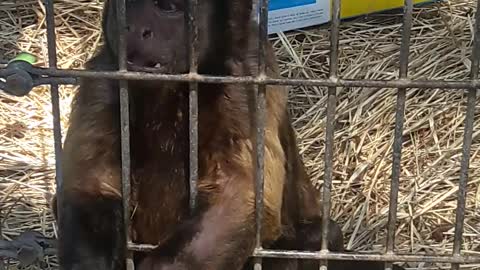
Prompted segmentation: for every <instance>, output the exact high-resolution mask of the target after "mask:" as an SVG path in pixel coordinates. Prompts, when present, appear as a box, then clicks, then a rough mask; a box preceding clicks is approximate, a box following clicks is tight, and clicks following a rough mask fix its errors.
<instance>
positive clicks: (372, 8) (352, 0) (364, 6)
mask: <svg viewBox="0 0 480 270" xmlns="http://www.w3.org/2000/svg"><path fill="white" fill-rule="evenodd" d="M341 1H342V2H341V5H342V6H341V10H340V16H341V18H342V19H345V18H351V17H355V16H359V15H365V14H369V13H375V12H381V11H386V10H391V9H395V8H401V7H403V6H404V3H405V2H404V0H341ZM432 2H436V1H435V0H414V1H413V3H414V4H421V3H432Z"/></svg>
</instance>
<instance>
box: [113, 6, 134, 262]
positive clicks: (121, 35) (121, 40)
mask: <svg viewBox="0 0 480 270" xmlns="http://www.w3.org/2000/svg"><path fill="white" fill-rule="evenodd" d="M116 8H117V10H116V11H117V14H116V15H117V17H116V19H117V24H118V70H119V72H125V71H127V42H126V29H127V20H126V17H127V16H126V4H125V0H118V1H116ZM118 83H119V89H120V92H119V94H120V130H121V132H120V133H121V162H122V200H123V224H124V233H125V243H126V245H125V246H126V251H125V255H126V256H125V263H126V269H127V270H133V269H134V268H135V266H134V264H133V252H131V251H130V250H129V249H128V243H130V242H131V234H130V192H131V184H130V178H131V177H130V175H131V174H130V173H131V160H130V112H129V105H130V104H129V96H128V82H127V81H126V80H120V81H119V82H118Z"/></svg>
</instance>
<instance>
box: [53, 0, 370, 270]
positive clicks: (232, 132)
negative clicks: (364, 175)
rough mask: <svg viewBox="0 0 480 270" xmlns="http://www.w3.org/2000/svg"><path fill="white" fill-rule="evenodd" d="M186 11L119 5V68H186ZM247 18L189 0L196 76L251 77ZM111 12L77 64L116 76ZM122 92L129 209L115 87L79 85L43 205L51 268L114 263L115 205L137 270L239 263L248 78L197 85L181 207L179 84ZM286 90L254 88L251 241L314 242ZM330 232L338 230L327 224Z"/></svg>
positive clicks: (245, 5)
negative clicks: (55, 243)
mask: <svg viewBox="0 0 480 270" xmlns="http://www.w3.org/2000/svg"><path fill="white" fill-rule="evenodd" d="M186 9H187V6H186V2H185V1H184V0H128V1H127V3H126V15H127V18H126V19H127V28H126V29H125V30H126V32H127V34H126V43H127V52H126V56H127V57H126V58H127V66H128V70H133V71H147V72H153V73H157V72H160V73H164V74H184V73H188V71H189V62H188V61H187V60H188V57H189V55H188V47H187V45H188V44H187V41H188V38H187V37H188V35H187V24H186V22H185V15H186ZM251 12H252V0H230V1H224V0H203V1H199V3H198V14H200V15H201V16H198V20H197V25H198V29H199V35H198V47H197V48H198V73H199V74H206V75H213V76H257V75H258V74H259V73H258V69H257V66H258V63H259V62H258V57H257V54H256V52H257V50H258V49H259V46H258V31H257V27H256V26H255V23H254V21H253V20H252V17H251ZM116 16H117V3H116V1H114V0H107V1H106V2H105V6H104V10H103V14H102V33H103V35H104V40H105V43H104V44H103V45H102V46H100V47H99V50H98V51H97V53H96V54H95V56H94V57H93V58H91V59H90V60H89V61H88V62H87V63H86V65H85V67H86V68H87V69H90V70H93V71H96V70H107V71H114V70H118V68H119V62H118V48H117V46H118V41H117V37H118V34H119V29H118V24H117V21H116ZM265 59H266V66H267V70H266V73H267V75H268V76H270V77H273V78H275V77H279V76H280V75H279V74H280V72H279V66H278V63H276V58H275V55H274V52H273V47H272V45H271V44H270V43H267V51H266V57H265ZM128 89H129V91H128V93H129V97H128V98H129V105H130V107H129V118H130V130H129V132H130V149H129V150H130V157H131V164H130V165H131V174H130V179H131V194H130V195H131V200H130V205H123V202H122V184H121V177H122V170H121V161H122V160H121V157H122V155H121V126H120V113H119V112H120V96H119V83H118V81H115V80H110V79H101V78H97V79H94V80H92V79H81V80H80V87H79V89H78V90H77V93H76V94H75V97H74V99H73V101H72V106H71V112H70V117H69V127H68V130H67V134H66V137H65V141H64V147H63V153H62V157H61V160H62V172H63V179H64V182H63V187H62V192H63V193H62V194H63V197H62V200H61V204H60V205H59V208H58V209H57V205H56V203H53V206H52V207H53V212H54V215H55V218H56V219H57V221H58V222H59V225H60V228H61V230H62V232H61V237H60V241H59V260H60V266H61V268H62V269H66V270H86V269H91V270H113V269H115V270H117V269H120V270H122V269H125V263H124V261H125V260H124V257H125V255H126V252H127V250H126V247H125V242H126V238H125V237H126V233H127V232H125V228H124V226H123V222H124V216H123V215H124V214H123V207H128V208H129V209H130V210H131V211H130V213H131V216H129V217H128V219H129V221H130V224H131V240H132V241H133V242H135V243H145V244H152V245H157V246H158V248H157V249H155V250H153V251H152V252H148V253H141V252H136V253H135V254H134V263H135V265H137V266H138V267H139V269H143V270H147V269H152V270H153V269H154V270H166V269H171V270H173V269H176V270H183V269H199V270H202V269H219V270H220V269H226V268H227V267H228V269H232V270H241V269H245V268H246V267H247V266H248V265H249V263H250V262H251V260H250V255H251V254H252V252H253V251H254V249H255V246H256V232H255V174H254V165H253V164H254V155H255V145H254V141H255V140H254V136H255V135H254V131H255V129H254V128H253V121H252V119H253V112H254V108H255V101H256V99H257V96H256V94H255V93H256V91H255V88H254V86H253V85H249V84H219V83H199V84H198V183H197V191H198V194H197V203H196V207H195V209H194V211H190V210H189V200H190V199H191V198H190V194H189V174H188V173H189V164H188V157H189V151H190V149H189V138H188V133H189V118H188V112H189V110H188V109H189V107H188V102H189V96H188V95H189V86H188V83H186V82H175V81H168V82H165V81H163V82H159V81H154V80H151V81H141V80H129V81H128ZM287 97H288V88H287V87H284V86H278V85H277V86H275V85H268V86H266V91H265V99H266V100H265V102H266V106H265V107H266V116H267V117H266V119H265V120H266V121H265V140H264V150H265V154H264V200H263V201H264V209H263V220H262V229H261V239H260V240H261V243H262V246H263V247H273V248H280V249H291V248H299V249H302V248H303V249H307V248H310V247H311V248H314V247H315V246H318V247H320V242H321V237H320V238H318V237H317V236H321V226H320V225H321V222H320V221H321V216H320V213H321V202H320V199H319V194H318V192H317V190H316V189H315V187H314V185H313V184H312V182H311V181H310V178H309V176H308V175H307V172H306V169H305V166H304V164H303V161H302V159H301V156H300V152H299V149H298V146H297V144H296V140H297V138H296V135H295V132H294V129H293V127H292V125H291V123H290V115H289V112H288V109H287ZM56 200H57V199H56V197H55V198H54V201H56ZM58 213H61V214H60V216H61V218H60V219H59V218H58ZM329 226H332V228H335V226H338V225H335V223H334V222H333V221H331V225H329ZM313 235H316V236H315V237H313ZM339 235H340V236H341V231H340V232H338V230H336V232H335V230H332V233H330V235H329V239H328V242H329V248H331V249H332V250H335V249H340V250H342V249H343V238H341V237H340V236H339ZM330 238H331V239H330ZM339 239H340V240H339ZM309 241H310V242H311V243H310V242H309ZM265 262H266V264H267V266H266V268H265V269H269V266H268V265H270V269H280V270H295V269H311V267H310V266H308V265H306V266H305V267H303V268H302V266H301V265H300V264H301V263H299V262H298V261H296V260H284V261H283V262H279V263H273V260H265ZM340 269H342V268H340V267H339V268H338V270H340ZM365 269H367V268H365Z"/></svg>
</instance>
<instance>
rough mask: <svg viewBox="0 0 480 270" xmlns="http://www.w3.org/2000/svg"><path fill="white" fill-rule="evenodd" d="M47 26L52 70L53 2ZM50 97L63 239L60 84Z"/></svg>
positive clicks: (54, 85)
mask: <svg viewBox="0 0 480 270" xmlns="http://www.w3.org/2000/svg"><path fill="white" fill-rule="evenodd" d="M45 5H46V6H45V13H46V17H47V18H46V26H47V49H48V65H49V67H50V68H51V69H54V70H55V69H56V68H57V46H56V33H55V10H54V6H53V0H47V1H46V2H45ZM50 96H51V102H52V115H53V141H54V149H55V150H54V151H55V160H56V162H55V182H56V196H57V209H59V211H58V220H59V221H60V222H58V224H57V226H58V229H59V230H58V231H59V234H58V235H59V238H61V237H62V228H63V222H62V211H61V209H62V202H63V170H62V126H61V123H60V98H59V94H58V84H57V83H51V84H50Z"/></svg>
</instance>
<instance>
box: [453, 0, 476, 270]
mask: <svg viewBox="0 0 480 270" xmlns="http://www.w3.org/2000/svg"><path fill="white" fill-rule="evenodd" d="M479 11H480V1H477V13H476V15H475V32H474V41H473V46H472V55H471V69H470V78H471V79H472V80H476V79H478V68H479V67H478V65H479V61H480V12H479ZM476 98H477V89H469V90H468V92H467V111H466V114H465V130H464V133H463V147H462V148H463V151H462V160H461V163H460V179H459V181H458V182H459V183H458V199H457V210H456V213H455V234H454V239H453V256H454V257H459V256H461V254H460V252H461V246H462V235H463V227H464V224H463V223H464V220H465V203H466V196H467V182H468V169H469V166H470V148H471V145H472V133H473V118H474V112H475V100H476ZM458 269H460V265H459V264H458V263H453V264H452V270H458Z"/></svg>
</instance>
